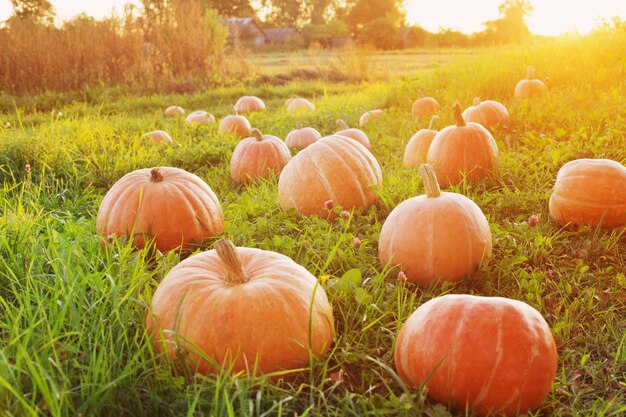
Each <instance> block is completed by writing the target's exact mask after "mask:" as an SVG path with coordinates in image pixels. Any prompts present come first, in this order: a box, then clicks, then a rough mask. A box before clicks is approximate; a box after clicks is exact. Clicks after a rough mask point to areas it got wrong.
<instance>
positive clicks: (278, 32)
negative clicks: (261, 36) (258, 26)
mask: <svg viewBox="0 0 626 417" xmlns="http://www.w3.org/2000/svg"><path fill="white" fill-rule="evenodd" d="M265 34H266V35H267V37H268V39H269V40H270V42H285V41H288V40H289V39H290V38H292V37H294V36H300V31H299V30H298V29H296V28H271V29H265Z"/></svg>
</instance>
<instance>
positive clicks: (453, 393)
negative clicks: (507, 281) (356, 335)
mask: <svg viewBox="0 0 626 417" xmlns="http://www.w3.org/2000/svg"><path fill="white" fill-rule="evenodd" d="M394 361H395V365H396V369H397V370H398V373H399V375H400V377H401V378H402V379H403V380H404V381H405V382H406V383H408V384H409V385H411V386H414V387H417V386H422V385H425V386H426V388H427V389H428V396H429V397H430V398H431V399H433V400H434V401H437V402H439V403H443V404H445V405H448V406H449V407H452V408H453V409H456V410H457V411H460V412H462V413H463V414H465V411H466V410H467V408H469V410H470V412H472V411H473V412H475V413H477V414H479V415H500V414H504V415H507V416H517V415H521V414H525V413H527V412H528V411H531V410H534V409H536V408H538V407H539V406H540V405H541V403H542V402H543V400H544V399H545V397H546V396H547V395H548V393H549V392H550V387H551V385H552V381H553V380H554V377H555V374H556V367H557V351H556V346H555V342H554V338H553V336H552V333H551V331H550V328H549V327H548V324H547V323H546V321H545V320H544V319H543V317H542V316H541V314H539V312H538V311H537V310H535V309H534V308H532V307H531V306H529V305H528V304H525V303H523V302H521V301H517V300H511V299H507V298H500V297H478V296H472V295H444V296H442V297H438V298H435V299H432V300H430V301H428V302H426V303H424V304H422V305H421V306H420V307H419V308H418V309H417V310H416V311H415V312H414V313H413V314H412V315H411V316H410V317H409V319H408V320H407V321H406V322H405V323H404V325H402V328H401V329H400V333H399V334H398V338H397V340H396V345H395V357H394Z"/></svg>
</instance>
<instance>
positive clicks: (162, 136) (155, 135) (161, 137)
mask: <svg viewBox="0 0 626 417" xmlns="http://www.w3.org/2000/svg"><path fill="white" fill-rule="evenodd" d="M143 137H144V138H148V139H152V141H153V142H155V143H160V142H166V143H172V142H173V141H172V137H171V136H170V135H169V134H168V133H167V132H166V131H164V130H153V131H152V132H148V133H146V134H145V135H143Z"/></svg>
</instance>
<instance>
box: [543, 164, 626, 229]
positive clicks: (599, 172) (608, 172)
mask: <svg viewBox="0 0 626 417" xmlns="http://www.w3.org/2000/svg"><path fill="white" fill-rule="evenodd" d="M549 206H550V217H552V219H554V221H556V222H557V223H559V224H561V225H566V224H572V225H575V226H580V225H589V226H593V227H603V228H626V167H625V166H624V165H622V164H620V163H619V162H617V161H612V160H610V159H577V160H574V161H570V162H568V163H566V164H565V165H563V166H562V167H561V169H560V170H559V172H558V174H557V176H556V183H555V184H554V189H553V190H552V195H551V196H550V202H549Z"/></svg>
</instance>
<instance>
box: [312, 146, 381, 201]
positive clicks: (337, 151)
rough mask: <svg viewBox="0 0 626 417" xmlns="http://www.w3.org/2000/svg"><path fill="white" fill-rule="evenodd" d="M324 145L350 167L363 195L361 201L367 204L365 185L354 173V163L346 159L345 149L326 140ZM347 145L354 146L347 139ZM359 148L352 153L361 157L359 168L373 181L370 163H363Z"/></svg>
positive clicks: (349, 170) (349, 169)
mask: <svg viewBox="0 0 626 417" xmlns="http://www.w3.org/2000/svg"><path fill="white" fill-rule="evenodd" d="M321 143H322V144H323V145H324V146H326V147H328V148H331V150H332V151H334V152H335V155H337V157H338V158H339V160H340V161H341V162H342V163H343V164H344V165H345V166H346V167H348V172H350V174H351V176H352V178H353V179H354V182H355V183H356V187H358V190H359V194H360V195H361V201H362V202H363V205H365V206H366V205H367V196H366V195H365V190H364V189H363V187H362V186H361V181H359V178H358V177H357V176H356V174H355V173H354V169H353V167H352V165H350V163H349V162H348V160H347V159H346V157H345V155H344V154H343V153H342V152H343V149H342V148H341V146H339V147H338V148H337V149H335V148H333V147H332V146H330V145H328V144H327V143H325V142H321ZM345 144H346V146H349V147H351V148H353V146H352V144H351V143H350V142H349V141H346V143H345ZM358 151H359V149H358V148H357V149H356V152H355V153H354V154H352V156H353V157H356V158H358V159H359V163H358V164H357V166H359V165H360V166H359V168H361V172H363V173H365V174H366V178H365V179H366V180H367V182H368V183H370V184H371V183H372V182H373V181H372V180H371V178H369V175H368V174H369V171H370V169H368V168H369V165H368V164H367V163H365V164H363V163H362V162H363V161H362V159H361V152H358Z"/></svg>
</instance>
